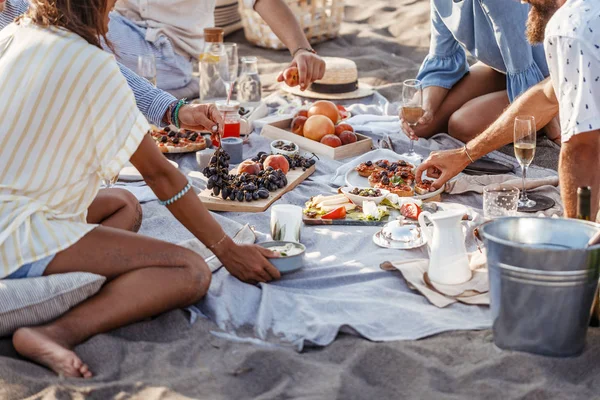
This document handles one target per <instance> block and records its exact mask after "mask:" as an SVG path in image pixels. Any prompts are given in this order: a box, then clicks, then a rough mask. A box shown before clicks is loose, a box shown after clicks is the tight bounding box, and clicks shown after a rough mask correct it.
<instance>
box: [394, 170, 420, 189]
mask: <svg viewBox="0 0 600 400" xmlns="http://www.w3.org/2000/svg"><path fill="white" fill-rule="evenodd" d="M394 176H398V177H400V179H402V180H403V181H404V183H406V184H407V185H409V186H412V185H413V183H415V174H413V173H412V171H402V170H401V171H396V173H394Z"/></svg>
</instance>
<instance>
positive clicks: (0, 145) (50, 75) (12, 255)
mask: <svg viewBox="0 0 600 400" xmlns="http://www.w3.org/2000/svg"><path fill="white" fill-rule="evenodd" d="M148 129H149V126H148V122H147V121H146V119H145V118H144V117H143V116H142V115H141V114H140V112H139V111H138V109H137V107H136V103H135V99H134V97H133V94H132V92H131V90H130V89H129V87H128V86H127V83H126V81H125V79H124V78H123V76H122V75H121V73H120V72H119V68H118V66H117V64H116V62H115V59H114V57H113V56H112V55H110V54H108V53H106V52H104V51H102V50H100V49H99V48H96V47H94V46H92V45H90V44H88V43H87V42H86V41H85V40H84V39H82V38H81V37H79V36H77V35H75V34H73V33H71V32H68V31H65V30H63V29H58V28H41V27H39V26H36V25H34V24H33V23H32V22H31V21H30V20H27V19H25V20H23V21H21V22H20V23H19V24H11V25H9V26H8V27H6V28H5V29H3V30H2V31H0V279H1V278H3V277H5V276H8V275H10V274H11V273H12V272H14V271H15V270H17V269H18V268H19V267H20V266H22V265H23V264H27V263H30V262H33V261H37V260H40V259H43V258H45V257H47V256H51V255H53V254H56V253H57V252H59V251H61V250H64V249H66V248H68V247H69V246H71V245H73V244H74V243H76V242H77V241H78V240H79V239H81V238H82V237H83V236H84V235H86V234H87V233H88V232H89V231H90V230H92V229H94V227H95V226H94V225H90V224H87V223H86V215H87V209H88V207H89V205H90V204H91V202H92V201H93V200H94V198H95V196H96V195H97V193H98V190H99V188H100V184H101V181H102V179H103V178H110V177H112V176H114V175H116V174H117V173H118V172H119V171H120V169H121V168H122V166H123V165H124V164H125V163H126V162H127V161H128V160H129V158H130V157H131V155H132V154H133V153H134V152H135V151H136V149H137V147H138V146H139V144H140V142H141V140H142V138H143V137H144V135H145V134H146V132H147V131H148Z"/></svg>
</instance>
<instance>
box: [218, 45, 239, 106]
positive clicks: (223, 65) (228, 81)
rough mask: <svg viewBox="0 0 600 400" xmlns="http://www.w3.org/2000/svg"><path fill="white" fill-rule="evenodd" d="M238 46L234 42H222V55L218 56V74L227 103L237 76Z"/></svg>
mask: <svg viewBox="0 0 600 400" xmlns="http://www.w3.org/2000/svg"><path fill="white" fill-rule="evenodd" d="M238 66H239V61H238V48H237V44H235V43H224V44H223V56H222V57H220V58H219V75H220V76H221V79H222V80H223V83H224V84H225V89H226V90H227V103H228V104H229V100H230V99H231V92H232V91H233V84H234V83H235V81H236V79H237V77H238Z"/></svg>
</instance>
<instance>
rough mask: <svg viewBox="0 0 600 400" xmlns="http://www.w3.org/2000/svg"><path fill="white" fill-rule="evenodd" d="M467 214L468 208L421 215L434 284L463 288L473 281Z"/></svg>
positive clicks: (420, 220)
mask: <svg viewBox="0 0 600 400" xmlns="http://www.w3.org/2000/svg"><path fill="white" fill-rule="evenodd" d="M466 213H467V210H466V208H463V207H458V208H456V209H452V210H447V211H439V212H437V213H435V214H431V213H429V212H427V211H423V212H422V213H421V214H420V215H419V225H421V230H422V231H423V235H424V236H425V239H426V240H427V244H428V245H429V250H430V256H429V270H428V272H427V274H428V275H429V279H430V280H431V281H432V282H435V283H440V284H443V285H459V284H461V283H465V282H467V281H468V280H469V279H471V268H470V267H469V256H468V255H467V248H466V246H465V235H464V234H463V230H462V225H461V220H462V218H463V216H464V215H465V214H466ZM426 217H427V218H428V219H429V220H430V221H431V222H432V223H433V229H431V228H429V227H428V226H427V224H426V223H425V218H426ZM432 230H433V232H431V231H432Z"/></svg>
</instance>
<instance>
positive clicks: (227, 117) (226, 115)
mask: <svg viewBox="0 0 600 400" xmlns="http://www.w3.org/2000/svg"><path fill="white" fill-rule="evenodd" d="M215 104H216V106H217V109H218V110H219V112H220V113H221V115H222V116H223V121H224V122H225V125H224V126H223V137H224V138H226V137H240V103H239V102H238V101H233V100H231V101H230V102H229V103H227V100H219V101H216V102H215ZM213 144H215V143H214V142H213ZM216 145H217V146H218V144H216Z"/></svg>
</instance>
